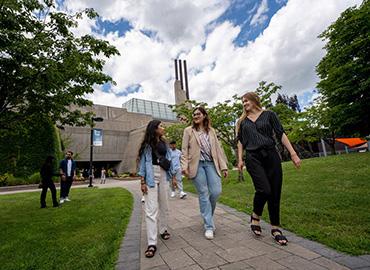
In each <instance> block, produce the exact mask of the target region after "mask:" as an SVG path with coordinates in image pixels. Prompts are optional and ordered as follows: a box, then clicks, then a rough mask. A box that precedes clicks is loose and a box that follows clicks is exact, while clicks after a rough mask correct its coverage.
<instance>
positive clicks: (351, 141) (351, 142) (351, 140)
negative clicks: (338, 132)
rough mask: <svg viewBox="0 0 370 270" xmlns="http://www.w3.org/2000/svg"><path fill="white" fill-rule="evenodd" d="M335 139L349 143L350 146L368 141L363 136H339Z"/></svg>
mask: <svg viewBox="0 0 370 270" xmlns="http://www.w3.org/2000/svg"><path fill="white" fill-rule="evenodd" d="M335 140H336V141H337V142H341V143H343V144H345V145H347V146H348V147H356V146H359V145H362V144H364V143H366V141H365V140H363V139H361V138H337V139H335Z"/></svg>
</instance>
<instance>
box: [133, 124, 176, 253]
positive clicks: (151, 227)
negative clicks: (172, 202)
mask: <svg viewBox="0 0 370 270" xmlns="http://www.w3.org/2000/svg"><path fill="white" fill-rule="evenodd" d="M163 135H164V127H163V124H162V122H161V121H159V120H152V121H150V122H149V124H148V126H147V127H146V131H145V135H144V140H143V142H142V143H141V146H140V149H139V175H140V176H141V183H140V186H141V191H142V193H143V194H144V197H145V221H146V228H147V237H148V248H147V249H146V251H145V256H146V257H147V258H151V257H153V256H154V255H155V252H156V250H157V236H158V226H159V234H160V236H161V238H162V239H163V240H167V239H169V238H170V234H169V232H168V228H167V219H168V198H167V196H168V186H169V185H168V181H169V180H170V179H171V177H172V175H173V166H172V163H171V162H170V160H171V152H170V148H169V146H168V145H167V143H166V141H165V140H164V138H163ZM173 181H174V183H175V181H176V179H173Z"/></svg>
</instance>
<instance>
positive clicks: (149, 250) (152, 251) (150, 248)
mask: <svg viewBox="0 0 370 270" xmlns="http://www.w3.org/2000/svg"><path fill="white" fill-rule="evenodd" d="M156 251H157V247H156V246H155V245H150V246H148V248H147V249H146V250H145V257H147V258H152V257H153V256H154V255H155V252H156Z"/></svg>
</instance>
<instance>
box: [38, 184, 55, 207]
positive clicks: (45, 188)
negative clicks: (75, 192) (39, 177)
mask: <svg viewBox="0 0 370 270" xmlns="http://www.w3.org/2000/svg"><path fill="white" fill-rule="evenodd" d="M48 188H50V191H51V197H52V199H53V206H57V205H58V201H57V190H56V188H55V185H54V183H53V181H47V182H42V191H41V197H40V203H41V207H45V206H46V200H45V199H46V193H47V192H48Z"/></svg>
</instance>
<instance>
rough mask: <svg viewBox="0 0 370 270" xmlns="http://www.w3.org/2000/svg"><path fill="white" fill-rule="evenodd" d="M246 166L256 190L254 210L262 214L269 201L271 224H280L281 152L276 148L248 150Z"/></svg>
mask: <svg viewBox="0 0 370 270" xmlns="http://www.w3.org/2000/svg"><path fill="white" fill-rule="evenodd" d="M246 167H247V171H248V173H249V174H250V176H251V177H252V180H253V185H254V188H255V190H256V192H255V195H254V200H253V212H254V213H255V214H257V215H258V216H261V215H262V212H263V208H264V206H265V204H266V202H267V206H268V210H269V216H270V222H271V225H275V226H279V225H280V196H281V186H282V178H283V174H282V168H281V159H280V156H279V154H278V153H277V152H276V150H275V148H272V149H259V150H256V151H247V156H246Z"/></svg>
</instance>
